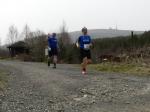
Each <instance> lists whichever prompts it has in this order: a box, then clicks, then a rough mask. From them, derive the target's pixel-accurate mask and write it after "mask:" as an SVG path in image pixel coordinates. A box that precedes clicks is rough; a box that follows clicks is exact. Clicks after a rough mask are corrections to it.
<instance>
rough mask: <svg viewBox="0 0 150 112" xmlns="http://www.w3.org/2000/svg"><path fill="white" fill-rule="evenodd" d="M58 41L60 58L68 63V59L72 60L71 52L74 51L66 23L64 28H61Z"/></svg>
mask: <svg viewBox="0 0 150 112" xmlns="http://www.w3.org/2000/svg"><path fill="white" fill-rule="evenodd" d="M58 41H59V47H60V58H61V60H63V61H68V59H71V56H72V54H70V53H71V52H70V51H71V49H72V47H71V45H72V41H71V38H70V36H69V33H68V31H67V26H66V23H65V22H63V24H62V26H61V27H60V34H59V38H58Z"/></svg>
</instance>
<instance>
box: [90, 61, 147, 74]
mask: <svg viewBox="0 0 150 112" xmlns="http://www.w3.org/2000/svg"><path fill="white" fill-rule="evenodd" d="M89 67H90V68H92V69H95V70H98V71H102V72H109V73H127V74H136V75H150V65H147V64H143V63H130V64H127V63H101V64H93V65H90V66H89Z"/></svg>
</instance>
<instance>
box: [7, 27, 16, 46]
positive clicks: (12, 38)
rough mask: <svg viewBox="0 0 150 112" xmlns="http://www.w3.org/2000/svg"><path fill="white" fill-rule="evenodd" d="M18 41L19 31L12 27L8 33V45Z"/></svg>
mask: <svg viewBox="0 0 150 112" xmlns="http://www.w3.org/2000/svg"><path fill="white" fill-rule="evenodd" d="M17 40H18V30H17V28H16V27H15V26H14V25H12V26H10V27H9V32H8V43H9V44H13V43H15V42H16V41H17Z"/></svg>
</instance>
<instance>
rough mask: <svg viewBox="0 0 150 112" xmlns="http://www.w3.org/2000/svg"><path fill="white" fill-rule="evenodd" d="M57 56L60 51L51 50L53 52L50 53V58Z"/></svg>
mask: <svg viewBox="0 0 150 112" xmlns="http://www.w3.org/2000/svg"><path fill="white" fill-rule="evenodd" d="M54 55H55V56H57V55H58V50H57V48H54V49H51V51H49V52H48V56H49V57H51V56H54Z"/></svg>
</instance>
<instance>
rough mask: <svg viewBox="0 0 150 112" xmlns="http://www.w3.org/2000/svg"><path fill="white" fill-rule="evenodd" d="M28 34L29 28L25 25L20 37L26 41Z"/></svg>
mask: <svg viewBox="0 0 150 112" xmlns="http://www.w3.org/2000/svg"><path fill="white" fill-rule="evenodd" d="M30 33H31V30H30V27H29V26H28V25H27V24H26V25H25V26H24V29H23V32H22V34H21V36H22V38H23V39H28V38H30Z"/></svg>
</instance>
